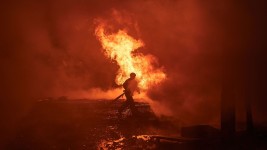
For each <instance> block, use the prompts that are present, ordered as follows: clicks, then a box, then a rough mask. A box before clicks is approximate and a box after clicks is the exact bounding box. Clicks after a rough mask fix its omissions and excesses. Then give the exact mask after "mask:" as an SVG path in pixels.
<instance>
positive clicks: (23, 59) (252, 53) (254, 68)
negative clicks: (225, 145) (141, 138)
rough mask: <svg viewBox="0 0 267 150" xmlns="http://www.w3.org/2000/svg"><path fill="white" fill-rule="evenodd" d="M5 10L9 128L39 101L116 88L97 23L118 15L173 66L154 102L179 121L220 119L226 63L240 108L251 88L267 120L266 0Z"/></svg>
mask: <svg viewBox="0 0 267 150" xmlns="http://www.w3.org/2000/svg"><path fill="white" fill-rule="evenodd" d="M0 8H1V9H0V10H1V13H0V17H1V24H0V47H1V51H0V66H1V76H0V79H1V118H0V119H1V120H0V121H1V122H3V123H2V125H3V126H4V127H8V128H9V129H10V130H11V129H12V128H15V126H16V125H15V124H16V122H17V121H18V120H19V119H20V118H21V117H23V116H24V115H26V114H27V111H28V110H29V109H30V108H31V106H32V103H33V102H34V100H35V99H36V98H40V97H47V96H61V95H68V92H73V91H86V90H89V89H92V88H101V89H103V90H108V89H111V88H114V78H115V76H116V71H117V69H118V66H117V65H116V64H115V63H113V62H111V61H110V60H108V59H107V58H105V57H104V55H103V53H102V52H101V46H100V43H99V41H97V39H96V37H95V36H94V29H95V24H94V19H96V18H103V19H110V18H112V15H111V13H112V11H113V10H117V11H118V12H120V14H121V15H122V16H123V17H125V18H129V19H130V24H128V26H127V28H129V29H130V30H129V31H130V33H129V34H131V35H132V36H134V37H135V38H139V39H142V40H143V41H144V43H145V45H146V46H145V47H144V48H142V49H140V50H139V51H140V52H142V53H144V54H152V55H154V56H155V57H157V58H158V62H159V64H160V66H163V67H164V70H165V72H166V74H167V76H168V79H167V80H166V82H164V83H163V84H162V85H161V86H159V87H157V88H154V89H153V90H150V91H149V96H150V98H152V99H153V100H155V101H159V102H160V103H161V104H162V105H164V106H166V108H168V109H169V110H171V111H172V113H173V115H175V116H178V117H179V118H181V119H187V120H185V122H190V123H214V122H218V119H219V113H220V110H219V109H220V96H221V82H222V80H221V79H222V74H224V73H223V71H222V66H223V64H227V65H226V66H227V69H226V72H228V73H229V74H230V76H232V78H231V81H232V82H233V83H234V85H235V87H234V88H233V89H234V90H235V93H236V95H237V104H238V108H237V110H242V109H243V108H242V105H243V103H242V97H244V92H242V91H243V87H244V85H246V83H248V82H249V83H250V87H251V90H250V93H251V95H252V100H253V110H254V113H255V120H256V121H257V122H262V121H267V117H266V116H265V114H266V100H267V99H266V95H265V94H266V89H267V87H266V86H267V84H266V83H267V80H266V75H267V74H266V71H265V70H266V48H267V46H266V43H267V42H266V39H267V38H266V26H267V23H266V16H265V14H266V10H267V9H266V4H265V2H264V1H261V0H256V1H249V0H247V1H231V0H229V1H219V0H213V1H212V0H206V1H198V0H157V1H152V0H151V1H149V0H148V1H143V0H125V1H123V2H122V1H119V0H95V1H93V0H90V1H89V0H88V1H85V0H68V1H65V0H56V1H53V0H47V1H33V0H32V1H31V0H27V1H23V2H22V1H7V2H3V3H2V4H1V6H0ZM133 23H137V27H136V26H134V25H133ZM248 79H249V81H248ZM238 115H240V116H242V112H241V113H238ZM241 118H242V117H241Z"/></svg>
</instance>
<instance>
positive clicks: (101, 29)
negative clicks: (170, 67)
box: [95, 24, 166, 90]
mask: <svg viewBox="0 0 267 150" xmlns="http://www.w3.org/2000/svg"><path fill="white" fill-rule="evenodd" d="M105 27H106V25H105V24H99V25H98V26H97V27H96V29H95V34H96V36H97V38H98V39H99V41H100V42H101V45H102V47H103V49H104V50H105V51H104V53H105V55H106V56H107V57H108V58H110V59H112V60H115V61H116V62H117V64H118V65H119V66H120V69H119V70H118V74H117V76H116V80H115V82H116V83H117V84H118V85H121V84H122V83H123V82H124V81H125V80H126V79H127V78H129V74H130V73H131V72H134V73H136V78H137V80H138V81H139V88H140V89H142V90H147V89H148V88H149V87H151V86H154V85H157V84H159V83H160V82H161V81H162V80H164V79H165V78H166V74H165V73H164V72H163V71H162V69H161V68H157V69H155V67H154V66H153V65H152V63H153V62H155V61H156V58H155V57H154V56H152V55H143V54H141V53H134V54H133V52H134V51H136V50H137V49H138V48H141V47H143V46H144V43H143V41H141V40H136V39H134V38H133V37H131V36H129V35H128V34H127V32H126V30H119V31H118V32H117V33H111V34H108V33H107V32H106V28H105Z"/></svg>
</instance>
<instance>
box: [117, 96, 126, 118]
mask: <svg viewBox="0 0 267 150" xmlns="http://www.w3.org/2000/svg"><path fill="white" fill-rule="evenodd" d="M128 105H129V103H128V101H127V100H126V101H125V102H123V104H122V105H121V107H120V108H119V109H118V112H119V114H118V117H119V118H121V117H122V112H123V111H124V110H125V109H126V108H127V106H128Z"/></svg>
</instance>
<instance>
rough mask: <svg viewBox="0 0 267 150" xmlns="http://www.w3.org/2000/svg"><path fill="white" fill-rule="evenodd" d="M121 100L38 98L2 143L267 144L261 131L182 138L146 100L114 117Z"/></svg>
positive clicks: (30, 147) (38, 148) (37, 147)
mask: <svg viewBox="0 0 267 150" xmlns="http://www.w3.org/2000/svg"><path fill="white" fill-rule="evenodd" d="M120 105H121V101H117V102H111V101H108V100H86V99H84V100H67V99H64V98H63V99H58V100H49V99H48V100H41V101H38V102H37V103H36V104H35V106H34V107H33V108H32V110H31V111H30V112H29V114H28V115H27V116H26V117H25V118H24V119H23V120H21V122H20V124H19V125H18V129H17V131H16V132H17V134H16V137H15V138H14V139H13V140H12V141H10V143H9V144H8V145H7V147H6V148H7V149H19V150H21V149H25V150H42V149H44V150H47V149H51V150H53V149H54V150H61V149H62V150H65V149H66V150H87V149H181V150H188V149H267V146H266V145H267V144H266V142H267V138H266V137H267V136H266V134H265V133H262V132H260V134H257V135H256V136H251V135H250V136H246V135H244V134H240V135H239V137H237V139H235V140H234V141H235V142H234V143H233V141H232V142H227V144H225V143H222V142H221V139H220V138H219V137H206V136H204V135H203V137H205V138H185V137H181V135H180V132H181V131H180V129H181V127H180V123H179V120H177V119H175V118H170V117H161V118H159V117H156V116H155V115H154V113H153V112H152V111H151V109H150V107H149V105H148V104H146V103H136V106H137V108H138V110H139V112H140V114H139V115H138V116H135V117H133V116H132V115H131V113H130V111H129V110H126V111H125V112H124V114H123V118H122V119H118V117H117V111H116V110H117V109H118V107H119V106H120Z"/></svg>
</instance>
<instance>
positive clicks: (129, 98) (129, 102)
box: [125, 94, 137, 115]
mask: <svg viewBox="0 0 267 150" xmlns="http://www.w3.org/2000/svg"><path fill="white" fill-rule="evenodd" d="M125 96H126V98H127V101H128V105H129V107H130V109H131V112H132V114H133V115H136V114H137V109H136V107H135V104H134V100H133V97H132V96H131V95H130V94H125Z"/></svg>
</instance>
